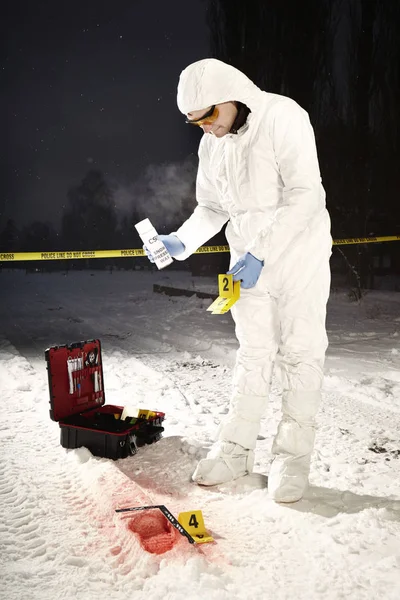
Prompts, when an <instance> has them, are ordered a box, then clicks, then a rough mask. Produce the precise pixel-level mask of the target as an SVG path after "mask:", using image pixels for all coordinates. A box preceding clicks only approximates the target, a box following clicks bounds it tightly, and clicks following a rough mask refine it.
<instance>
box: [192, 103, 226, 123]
mask: <svg viewBox="0 0 400 600" xmlns="http://www.w3.org/2000/svg"><path fill="white" fill-rule="evenodd" d="M218 115H219V112H218V108H217V107H216V106H212V107H211V108H210V110H209V111H208V113H206V114H205V115H204V116H203V117H201V119H195V120H193V121H189V120H188V119H187V120H186V123H190V124H191V125H198V126H199V127H201V126H202V125H211V123H214V121H216V120H217V119H218Z"/></svg>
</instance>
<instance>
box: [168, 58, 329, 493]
mask: <svg viewBox="0 0 400 600" xmlns="http://www.w3.org/2000/svg"><path fill="white" fill-rule="evenodd" d="M229 101H239V102H242V103H243V104H245V105H246V106H247V107H248V108H249V109H250V111H251V112H250V114H249V115H248V117H247V121H246V123H245V124H244V125H243V126H242V127H241V128H240V129H239V130H238V132H237V134H227V135H225V136H224V137H222V138H216V137H214V136H212V135H209V134H204V135H203V137H202V139H201V142H200V146H199V167H198V175H197V185H196V188H197V189H196V197H197V206H196V208H195V210H194V212H193V214H192V215H191V216H190V217H189V219H188V220H187V221H186V222H185V223H184V224H183V225H182V226H181V227H180V228H179V230H178V231H177V232H176V235H177V236H178V237H179V239H180V240H181V241H182V242H183V244H184V245H185V252H184V253H183V254H181V255H180V256H179V257H177V258H178V260H185V259H186V258H187V257H188V256H190V255H191V254H192V253H193V252H194V251H195V250H197V248H198V247H199V246H201V245H202V244H204V243H205V242H206V241H207V240H209V239H210V238H211V237H213V236H214V235H215V234H216V233H217V232H218V231H220V229H221V228H222V227H223V225H224V224H225V223H228V225H227V228H226V237H227V240H228V243H229V246H230V251H231V265H233V264H235V263H236V261H237V260H238V258H239V257H240V256H242V255H243V254H244V253H246V252H251V253H252V254H254V256H255V257H257V258H258V259H260V260H263V261H264V267H263V269H262V271H261V275H260V277H259V279H258V282H257V284H256V286H255V287H253V288H251V289H247V290H241V297H240V300H239V301H238V302H237V303H236V305H235V306H234V307H233V308H232V316H233V319H234V321H235V330H236V335H237V338H238V341H239V349H238V352H237V358H236V365H235V369H234V376H233V392H232V397H231V401H230V409H229V413H228V415H227V418H226V419H225V421H224V422H223V423H222V425H221V427H220V429H219V433H218V439H219V440H226V441H230V442H234V443H235V444H240V445H241V446H243V447H244V448H248V449H254V447H255V445H256V440H257V436H258V433H259V428H260V420H261V418H262V417H263V415H264V412H265V409H266V405H267V400H268V393H269V387H270V381H271V375H272V369H273V365H274V364H275V366H276V371H277V374H278V376H280V381H281V383H282V391H283V397H282V420H281V422H280V424H279V426H278V431H277V434H276V437H275V440H274V443H273V447H272V454H273V456H274V460H273V462H272V465H271V470H270V473H269V478H268V489H269V493H270V495H271V496H272V497H273V498H274V499H275V500H277V501H282V502H291V501H296V500H298V499H299V498H301V496H302V494H303V492H304V490H305V488H306V486H307V483H308V475H309V470H310V459H311V453H312V450H313V446H314V437H315V416H316V413H317V410H318V407H319V403H320V398H321V384H322V379H323V364H324V357H325V351H326V348H327V336H326V329H325V317H326V303H327V299H328V295H329V288H330V269H329V257H330V255H331V246H332V239H331V236H330V219H329V215H328V212H327V210H326V207H325V192H324V189H323V187H322V184H321V177H320V171H319V165H318V158H317V151H316V146H315V139H314V134H313V129H312V127H311V125H310V121H309V118H308V115H307V113H306V112H305V111H304V110H303V109H302V108H300V106H299V105H298V104H296V102H294V101H293V100H291V99H289V98H286V97H284V96H280V95H276V94H270V93H266V92H264V91H262V90H260V89H259V88H258V87H257V86H256V85H255V84H254V83H253V82H252V81H250V80H249V79H248V78H247V77H246V76H245V75H244V74H243V73H241V72H240V71H238V70H237V69H235V68H233V67H232V66H230V65H227V64H225V63H223V62H220V61H218V60H215V59H205V60H201V61H199V62H196V63H194V64H192V65H189V67H187V68H186V69H185V70H184V71H183V72H182V73H181V77H180V81H179V86H178V106H179V109H180V111H181V112H182V113H184V114H187V113H189V112H191V111H198V110H204V109H206V108H207V107H210V106H212V105H214V104H220V103H223V102H229Z"/></svg>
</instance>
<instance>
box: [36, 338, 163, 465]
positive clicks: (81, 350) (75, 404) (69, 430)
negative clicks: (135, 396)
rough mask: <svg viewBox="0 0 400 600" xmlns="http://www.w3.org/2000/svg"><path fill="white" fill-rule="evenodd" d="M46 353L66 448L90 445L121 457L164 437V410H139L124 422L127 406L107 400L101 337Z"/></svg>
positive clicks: (54, 410)
mask: <svg viewBox="0 0 400 600" xmlns="http://www.w3.org/2000/svg"><path fill="white" fill-rule="evenodd" d="M45 357H46V362H47V371H48V378H49V392H50V417H51V419H53V421H58V422H59V424H60V429H61V433H60V442H61V446H63V448H80V447H81V446H85V447H86V448H88V449H89V450H90V452H91V453H92V454H94V455H96V456H102V457H105V458H112V459H114V460H116V459H118V458H125V457H127V456H130V455H132V454H136V452H137V449H138V448H139V447H140V446H143V445H144V444H152V443H153V442H156V441H157V440H158V439H160V437H161V435H162V432H163V431H164V428H163V427H162V422H163V420H164V417H165V414H164V413H162V412H154V411H148V410H144V409H138V414H137V415H129V417H127V418H126V419H125V418H124V420H122V418H121V417H122V413H123V407H122V406H114V405H112V404H105V391H104V379H103V364H102V356H101V344H100V340H88V341H86V342H77V343H75V344H70V345H67V344H66V345H64V346H52V347H51V348H48V349H47V350H46V352H45Z"/></svg>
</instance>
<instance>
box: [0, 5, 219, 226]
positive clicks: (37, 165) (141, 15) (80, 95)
mask: <svg viewBox="0 0 400 600" xmlns="http://www.w3.org/2000/svg"><path fill="white" fill-rule="evenodd" d="M194 4H195V5H196V6H194ZM204 7H205V5H204V2H202V0H195V3H191V10H190V12H191V14H193V13H192V11H193V12H195V13H197V17H196V18H195V19H192V18H187V17H186V16H185V14H186V10H187V4H186V3H185V2H183V0H178V2H175V3H174V7H173V11H172V10H171V6H170V5H168V4H164V3H158V4H157V9H156V10H155V9H154V5H152V4H151V3H148V2H144V1H139V2H135V3H134V4H132V2H129V1H127V0H116V1H115V2H113V3H111V4H110V5H108V6H107V7H104V6H99V5H98V3H95V2H90V3H89V7H88V3H78V2H72V3H71V2H70V3H68V5H65V6H63V5H60V6H58V5H57V6H55V5H54V4H53V3H51V2H49V1H48V0H44V1H41V2H40V4H39V7H38V6H37V5H31V4H30V3H27V2H26V1H24V0H17V1H16V2H13V3H8V13H7V17H6V18H5V19H4V21H3V23H2V28H3V30H5V31H3V39H5V40H6V41H5V53H4V51H3V57H2V67H3V71H2V76H3V94H2V97H1V104H2V115H3V120H4V121H5V122H3V126H4V129H5V131H6V136H5V138H6V144H5V145H3V149H2V150H3V156H4V155H5V158H6V160H4V161H3V173H2V190H1V201H0V229H3V228H4V226H5V223H6V221H7V219H8V218H13V219H15V221H16V223H17V225H18V226H23V225H27V224H28V223H30V222H32V221H35V220H38V221H50V222H51V223H52V224H53V225H55V226H58V225H59V220H60V216H61V212H62V207H63V205H65V204H66V202H67V191H68V189H69V188H70V187H73V186H76V185H79V183H80V182H81V180H82V178H83V177H84V176H85V175H86V173H87V171H88V170H89V169H97V170H100V171H101V172H102V173H103V174H104V175H105V176H106V178H107V180H108V181H109V182H110V183H111V184H112V185H114V186H115V187H118V186H121V187H122V188H124V187H127V188H129V186H130V185H131V184H132V183H134V182H135V181H136V180H137V179H138V178H140V176H141V175H142V174H143V172H144V171H145V169H146V168H147V167H148V166H150V165H161V164H163V163H180V162H182V161H183V160H185V158H187V156H188V155H190V154H193V153H195V152H196V150H197V145H198V140H199V136H198V135H196V133H197V134H198V132H194V131H190V130H189V129H188V128H186V127H185V126H183V125H182V117H181V115H180V113H179V111H178V109H177V106H176V87H177V83H178V78H179V74H180V72H181V70H182V69H183V68H184V67H185V66H186V65H187V64H189V63H190V62H192V61H194V60H198V59H200V58H203V57H204V56H206V55H207V54H208V53H209V50H208V31H207V28H206V23H205V8H204Z"/></svg>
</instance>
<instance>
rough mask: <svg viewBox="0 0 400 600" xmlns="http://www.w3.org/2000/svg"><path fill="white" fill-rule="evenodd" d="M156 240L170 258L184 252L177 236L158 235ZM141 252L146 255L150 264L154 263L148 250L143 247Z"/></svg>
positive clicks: (171, 234) (183, 247) (183, 246)
mask: <svg viewBox="0 0 400 600" xmlns="http://www.w3.org/2000/svg"><path fill="white" fill-rule="evenodd" d="M157 237H158V239H159V240H160V241H161V242H162V243H163V244H164V246H165V247H166V249H167V250H168V252H169V253H170V255H171V256H172V258H175V257H176V256H179V255H180V254H182V253H183V252H184V251H185V245H184V244H183V243H182V242H181V240H180V239H179V238H178V236H177V235H174V234H173V233H170V234H169V235H158V236H157ZM143 250H144V251H145V253H146V256H147V258H148V259H149V261H150V262H152V263H153V262H154V258H153V255H152V254H151V252H150V250H149V249H148V248H146V246H143Z"/></svg>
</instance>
